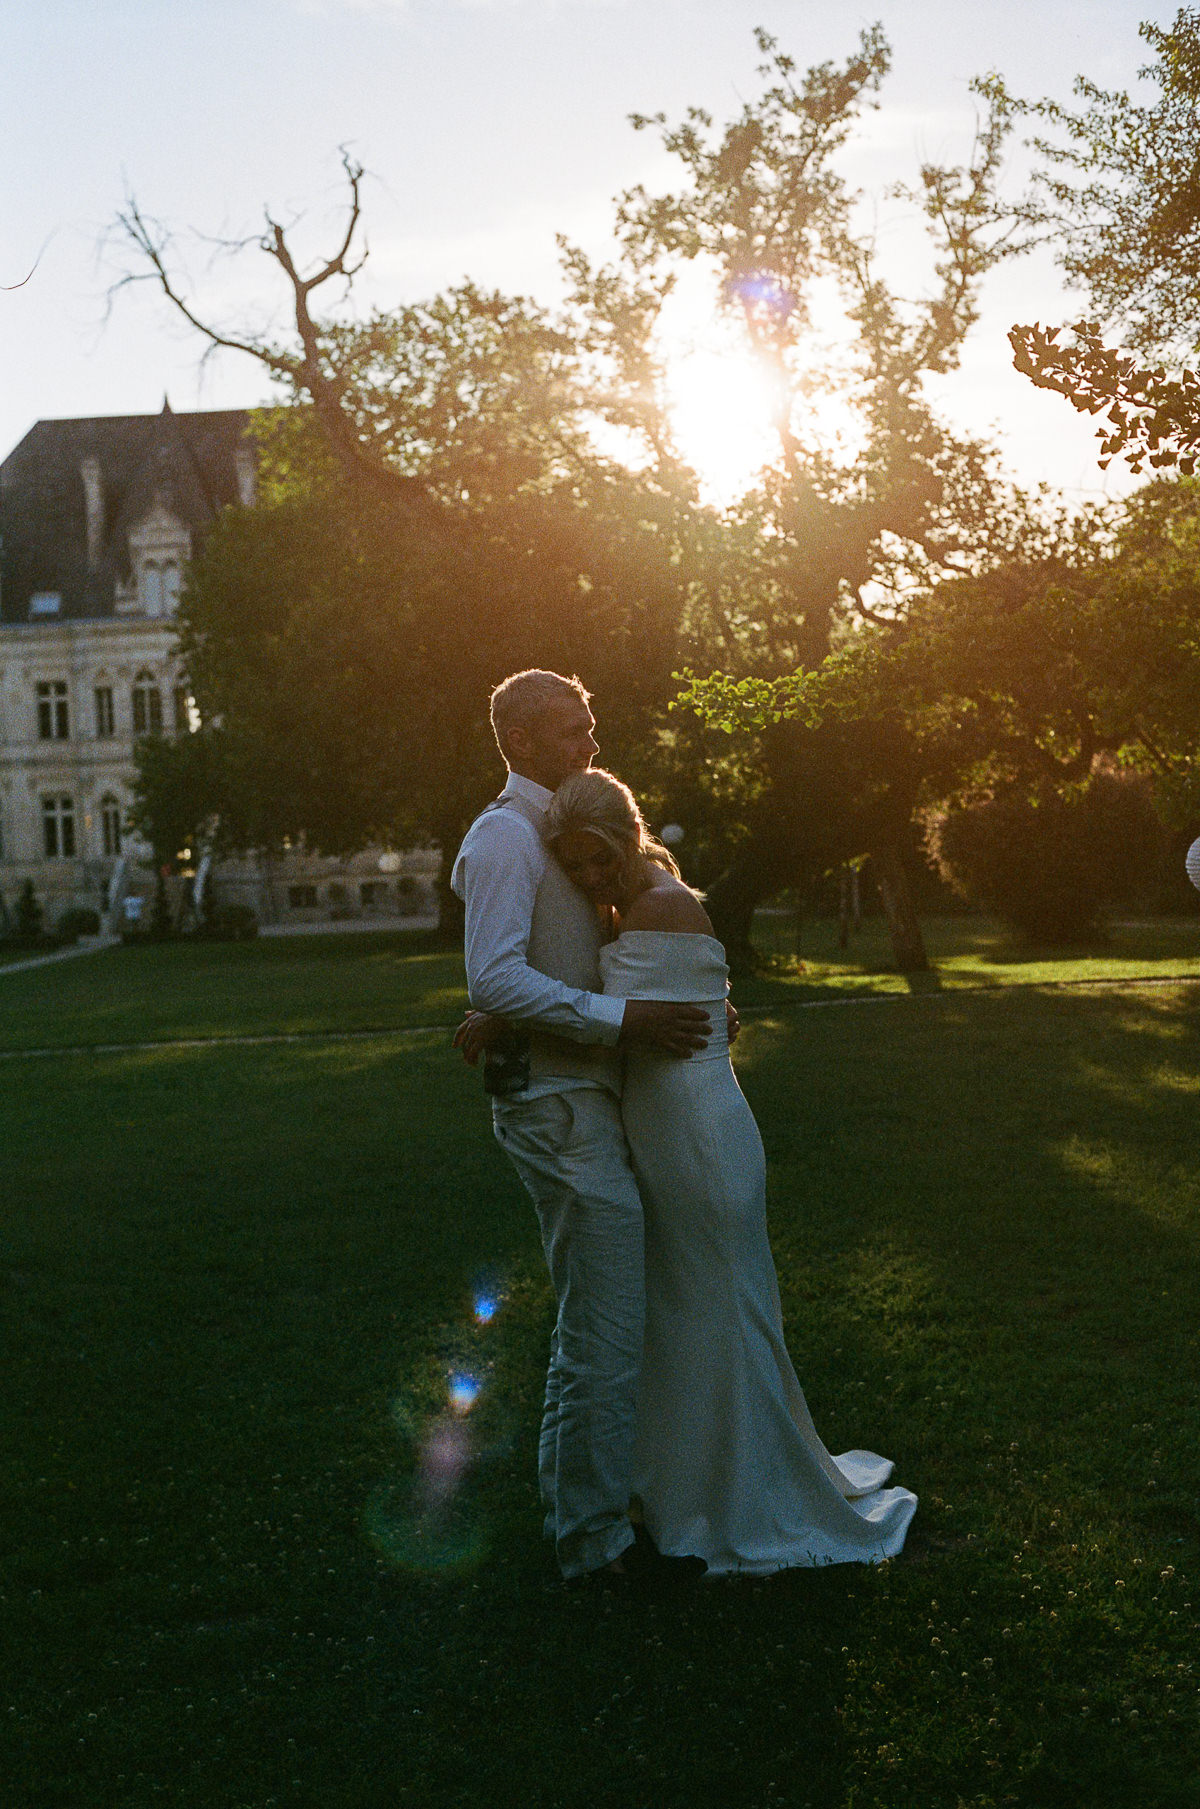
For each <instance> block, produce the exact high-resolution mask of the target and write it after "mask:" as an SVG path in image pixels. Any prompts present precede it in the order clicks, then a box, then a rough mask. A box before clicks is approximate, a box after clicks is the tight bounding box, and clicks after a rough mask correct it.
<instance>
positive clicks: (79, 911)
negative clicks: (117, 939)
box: [54, 905, 100, 942]
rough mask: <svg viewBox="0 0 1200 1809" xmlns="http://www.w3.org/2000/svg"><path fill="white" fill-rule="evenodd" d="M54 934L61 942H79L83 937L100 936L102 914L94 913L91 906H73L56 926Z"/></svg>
mask: <svg viewBox="0 0 1200 1809" xmlns="http://www.w3.org/2000/svg"><path fill="white" fill-rule="evenodd" d="M54 934H55V935H56V936H57V937H58V939H59V941H60V942H77V941H78V940H79V938H80V937H81V936H98V935H99V934H100V913H99V911H93V910H92V908H91V906H90V905H73V906H72V907H71V909H70V910H69V911H64V912H63V914H62V916H61V917H60V918H59V920H58V922H57V923H56V924H55V926H54Z"/></svg>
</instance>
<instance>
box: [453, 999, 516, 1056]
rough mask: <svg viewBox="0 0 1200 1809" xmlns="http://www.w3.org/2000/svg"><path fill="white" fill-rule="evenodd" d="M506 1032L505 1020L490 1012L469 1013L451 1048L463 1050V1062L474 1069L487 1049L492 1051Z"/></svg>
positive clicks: (457, 1031)
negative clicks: (493, 1045) (492, 1047)
mask: <svg viewBox="0 0 1200 1809" xmlns="http://www.w3.org/2000/svg"><path fill="white" fill-rule="evenodd" d="M503 1032H504V1019H503V1018H497V1017H493V1016H492V1014H491V1012H490V1011H468V1013H467V1015H466V1017H465V1018H464V1019H463V1021H462V1023H461V1024H460V1025H459V1027H458V1029H457V1030H456V1031H455V1032H454V1040H453V1042H452V1044H451V1047H452V1048H454V1049H461V1050H462V1055H463V1060H464V1061H465V1062H466V1063H467V1065H468V1067H471V1068H473V1067H474V1066H475V1065H476V1063H477V1062H478V1060H479V1058H480V1056H481V1055H482V1054H483V1052H484V1050H485V1049H490V1048H491V1046H492V1044H493V1043H494V1042H496V1041H497V1040H498V1039H499V1038H500V1036H501V1035H502V1034H503Z"/></svg>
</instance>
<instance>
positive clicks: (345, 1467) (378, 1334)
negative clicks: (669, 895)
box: [0, 939, 1200, 1809]
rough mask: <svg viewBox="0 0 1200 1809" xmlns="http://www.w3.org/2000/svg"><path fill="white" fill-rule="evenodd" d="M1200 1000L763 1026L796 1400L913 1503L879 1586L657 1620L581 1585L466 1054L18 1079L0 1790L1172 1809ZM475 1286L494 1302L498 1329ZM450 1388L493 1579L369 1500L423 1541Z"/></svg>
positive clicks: (1084, 1000) (252, 1797)
mask: <svg viewBox="0 0 1200 1809" xmlns="http://www.w3.org/2000/svg"><path fill="white" fill-rule="evenodd" d="M330 940H332V939H330ZM422 984H424V982H422ZM1184 998H1185V995H1184V994H1183V993H1180V995H1178V996H1170V995H1168V994H1165V993H1163V994H1155V995H1153V996H1151V995H1141V996H1138V995H1132V996H1129V995H1122V996H1120V997H1119V998H1118V997H1112V996H1107V997H1104V998H1097V997H1095V996H1089V995H1080V994H1078V993H1076V994H1071V995H1063V994H1049V993H1043V994H1031V993H1028V992H1021V993H1016V992H1004V991H1003V990H997V991H995V992H991V993H988V994H985V995H981V996H971V997H956V996H955V995H953V994H946V995H942V997H941V998H939V999H937V1000H932V1001H931V1009H930V1010H928V1011H920V1012H918V1011H913V1010H905V1009H904V1008H903V1006H902V1005H901V1006H899V1007H898V1008H897V1009H896V1010H894V1011H882V1010H881V1011H879V1012H866V1011H861V1012H860V1011H846V1012H844V1013H839V1012H834V1011H829V1012H812V1013H806V1014H804V1015H803V1016H802V1017H800V1016H798V1017H795V1018H791V1017H787V1016H786V1014H781V1015H780V1018H779V1020H778V1021H776V1022H773V1023H762V1024H753V1025H751V1026H750V1028H749V1030H748V1032H747V1035H746V1037H745V1038H744V1040H743V1045H742V1048H741V1050H740V1051H739V1070H740V1072H741V1074H742V1076H743V1080H744V1084H745V1086H746V1090H747V1093H748V1095H749V1097H750V1098H751V1101H752V1103H753V1104H754V1106H755V1109H756V1111H757V1113H758V1115H759V1118H760V1123H761V1125H762V1129H763V1134H764V1140H765V1142H766V1146H767V1150H768V1155H769V1158H770V1164H771V1170H770V1203H771V1217H772V1228H773V1235H774V1241H775V1246H776V1251H777V1256H778V1261H779V1268H780V1276H781V1283H782V1288H783V1295H784V1304H785V1312H786V1316H787V1323H788V1331H789V1340H790V1344H791V1348H792V1350H793V1354H794V1356H795V1359H796V1363H797V1368H798V1370H799V1373H800V1375H801V1379H802V1381H803V1383H804V1385H805V1387H806V1390H807V1392H808V1394H809V1398H810V1402H811V1404H812V1407H813V1411H814V1414H815V1417H816V1420H817V1424H818V1426H819V1427H820V1429H821V1431H822V1433H823V1434H824V1436H825V1437H826V1439H827V1441H828V1442H829V1443H830V1444H831V1446H832V1447H833V1448H834V1449H837V1450H840V1449H843V1448H846V1447H848V1446H854V1445H871V1446H874V1447H875V1448H877V1449H880V1450H882V1451H885V1452H887V1453H888V1454H889V1455H890V1456H893V1457H895V1459H896V1460H897V1465H898V1470H897V1475H898V1480H900V1481H902V1482H904V1483H906V1484H908V1485H910V1486H912V1487H914V1488H916V1489H917V1491H918V1492H919V1493H920V1495H921V1508H920V1512H919V1514H918V1518H917V1521H916V1523H915V1527H914V1534H913V1538H912V1543H911V1549H910V1551H909V1553H908V1554H907V1556H906V1558H905V1559H904V1560H903V1561H901V1562H900V1563H898V1564H895V1565H891V1566H888V1567H886V1568H885V1569H882V1570H880V1571H878V1572H872V1571H866V1570H861V1569H859V1568H857V1567H838V1568H837V1569H835V1570H833V1571H829V1572H823V1573H813V1572H805V1573H795V1574H792V1575H789V1576H785V1577H783V1578H780V1579H778V1580H776V1581H774V1582H772V1583H770V1584H766V1585H746V1584H740V1585H731V1586H715V1587H713V1588H711V1589H706V1590H702V1591H700V1592H698V1593H696V1594H695V1595H694V1596H689V1597H687V1598H685V1599H683V1600H681V1601H679V1602H677V1603H670V1604H668V1603H661V1604H656V1605H652V1604H644V1605H635V1604H633V1603H630V1602H626V1601H624V1600H621V1599H616V1598H610V1597H606V1596H605V1595H604V1594H603V1593H601V1594H600V1595H593V1594H591V1593H590V1592H585V1593H583V1594H579V1595H574V1594H567V1593H565V1592H563V1591H562V1590H561V1589H560V1588H559V1586H558V1584H557V1582H556V1580H555V1579H554V1576H553V1572H552V1567H551V1565H550V1562H549V1559H548V1556H547V1554H546V1552H545V1551H544V1549H543V1547H542V1544H541V1541H540V1539H539V1536H538V1533H539V1519H540V1516H539V1511H538V1506H537V1502H536V1498H535V1491H534V1478H533V1467H534V1461H533V1460H534V1444H535V1435H536V1426H537V1420H538V1408H539V1396H540V1385H541V1377H542V1373H543V1370H544V1362H545V1353H546V1342H547V1338H548V1333H549V1322H550V1313H549V1299H548V1294H547V1291H546V1288H545V1285H544V1283H543V1282H542V1280H541V1261H540V1254H539V1252H538V1249H537V1241H536V1234H535V1230H534V1226H533V1222H532V1215H531V1213H530V1212H529V1210H528V1208H527V1206H526V1204H525V1201H524V1198H523V1196H522V1195H521V1193H520V1191H519V1189H518V1187H517V1184H516V1182H515V1179H514V1178H513V1177H512V1175H511V1173H510V1172H509V1170H508V1168H507V1166H506V1165H505V1163H504V1162H503V1159H502V1157H501V1155H500V1153H499V1151H498V1150H497V1149H496V1148H495V1145H494V1143H493V1140H492V1138H491V1136H490V1132H489V1128H488V1123H487V1113H486V1106H485V1104H484V1102H483V1100H482V1098H481V1097H480V1096H479V1095H478V1092H477V1083H476V1082H475V1080H474V1078H473V1077H472V1076H470V1075H469V1074H468V1073H467V1072H466V1071H465V1070H463V1069H461V1068H460V1067H458V1066H457V1065H455V1064H454V1063H453V1062H452V1061H451V1060H450V1059H449V1058H448V1056H447V1054H446V1052H445V1051H443V1050H433V1049H428V1048H414V1047H411V1046H410V1047H409V1048H408V1049H407V1050H405V1049H398V1048H397V1047H396V1045H395V1044H394V1043H386V1044H384V1043H380V1044H372V1043H370V1042H360V1043H355V1044H353V1045H350V1044H343V1045H326V1046H322V1047H319V1048H315V1047H307V1046H306V1047H302V1048H295V1047H293V1048H287V1049H256V1050H203V1051H195V1050H190V1051H185V1050H167V1051H159V1052H152V1053H150V1054H146V1055H138V1056H127V1057H122V1058H119V1059H117V1058H114V1059H110V1060H104V1061H96V1062H87V1063H85V1064H80V1063H79V1062H51V1063H49V1064H47V1065H45V1066H44V1067H42V1066H39V1069H38V1074H37V1080H36V1085H33V1084H29V1085H26V1086H24V1087H22V1088H21V1089H15V1088H14V1089H13V1090H12V1092H11V1093H10V1095H9V1097H8V1099H6V1106H5V1110H6V1136H5V1139H4V1142H3V1147H2V1148H0V1182H2V1186H3V1197H4V1199H5V1201H6V1203H7V1213H6V1217H7V1226H6V1231H7V1239H6V1248H5V1260H6V1263H7V1265H8V1268H7V1273H6V1278H5V1279H6V1286H7V1288H8V1300H7V1302H6V1310H7V1311H8V1313H9V1322H10V1323H11V1325H12V1327H13V1331H14V1341H13V1348H14V1351H15V1353H16V1359H15V1362H14V1366H13V1375H12V1380H11V1382H10V1385H9V1387H8V1388H7V1390H6V1392H5V1395H4V1397H3V1409H2V1411H3V1415H4V1418H5V1420H6V1422H7V1424H6V1426H5V1433H6V1446H7V1448H8V1449H10V1450H13V1451H16V1452H17V1453H18V1458H17V1462H16V1464H15V1466H14V1469H13V1480H12V1484H11V1496H10V1508H11V1512H10V1523H11V1528H12V1536H11V1548H12V1557H11V1560H10V1568H9V1572H8V1575H7V1578H6V1593H7V1594H9V1596H10V1603H9V1606H10V1607H11V1608H12V1609H13V1610H14V1621H15V1622H16V1623H17V1625H16V1632H17V1635H18V1637H19V1638H20V1639H21V1642H22V1645H21V1649H22V1653H23V1657H22V1664H21V1667H20V1671H19V1674H18V1676H17V1680H16V1685H15V1689H14V1693H13V1694H12V1695H11V1697H10V1702H11V1704H12V1706H13V1708H14V1710H15V1713H14V1714H13V1715H12V1716H10V1717H9V1725H8V1728H7V1730H6V1731H7V1735H8V1738H9V1739H10V1741H12V1743H13V1758H12V1763H11V1765H10V1766H9V1768H8V1775H9V1776H10V1777H11V1778H13V1779H15V1780H16V1782H15V1784H12V1785H10V1789H11V1790H13V1791H14V1793H15V1795H14V1800H17V1801H20V1802H21V1803H22V1805H24V1804H26V1803H28V1804H29V1805H30V1806H31V1809H33V1806H36V1809H51V1806H53V1809H77V1806H78V1805H79V1804H81V1803H86V1804H88V1806H89V1809H104V1806H106V1805H108V1804H109V1803H112V1804H114V1805H115V1804H118V1803H119V1804H121V1805H135V1806H139V1809H140V1805H142V1804H150V1803H153V1802H157V1801H162V1800H168V1801H171V1800H175V1801H179V1802H186V1803H189V1804H196V1805H205V1806H207V1805H208V1804H214V1805H221V1809H225V1806H226V1805H239V1806H241V1805H246V1806H248V1809H266V1806H267V1805H268V1804H269V1803H272V1802H275V1803H278V1804H281V1805H282V1804H287V1805H297V1806H300V1809H308V1806H309V1805H311V1806H312V1809H318V1806H319V1809H393V1806H394V1805H398V1804H408V1803H412V1804H414V1805H420V1806H421V1809H426V1806H430V1809H443V1805H445V1806H451V1805H458V1804H462V1805H468V1804H469V1805H475V1804H478V1803H479V1802H481V1801H489V1800H494V1801H497V1802H507V1801H513V1800H520V1801H521V1802H522V1803H525V1802H528V1803H531V1804H544V1805H546V1809H551V1806H553V1809H585V1805H600V1806H601V1809H608V1805H613V1806H614V1809H615V1806H616V1805H617V1804H618V1803H619V1804H620V1805H621V1806H622V1809H626V1806H627V1805H629V1804H630V1803H633V1804H643V1803H644V1804H653V1805H654V1806H655V1809H677V1806H678V1809H684V1806H685V1805H686V1806H687V1809H692V1806H693V1805H697V1804H699V1805H706V1804H709V1803H716V1802H719V1801H731V1800H732V1801H736V1802H739V1803H744V1804H746V1805H747V1806H748V1809H768V1806H769V1805H774V1804H777V1803H778V1804H786V1805H787V1809H804V1805H805V1804H811V1805H812V1809H843V1806H844V1805H845V1803H846V1802H847V1801H850V1800H853V1801H854V1803H855V1804H856V1805H860V1806H861V1809H896V1805H897V1804H901V1803H903V1804H910V1803H911V1804H914V1805H916V1804H920V1805H921V1809H957V1806H958V1804H960V1803H970V1804H972V1805H976V1804H977V1805H980V1806H982V1805H984V1804H985V1803H989V1802H993V1803H996V1804H999V1803H1001V1802H1003V1801H1004V1800H1005V1799H1006V1798H1008V1799H1009V1800H1011V1801H1013V1802H1015V1803H1017V1804H1019V1805H1020V1806H1021V1809H1026V1805H1041V1804H1045V1805H1046V1806H1047V1809H1072V1806H1073V1805H1076V1804H1079V1805H1082V1804H1083V1803H1085V1802H1088V1803H1094V1802H1097V1801H1111V1802H1122V1801H1138V1800H1141V1801H1146V1802H1153V1803H1154V1804H1155V1809H1184V1805H1185V1804H1187V1803H1188V1802H1189V1793H1190V1792H1191V1791H1192V1789H1193V1783H1194V1777H1195V1775H1196V1774H1197V1770H1198V1769H1200V1751H1198V1750H1197V1745H1196V1735H1195V1729H1194V1722H1193V1720H1192V1719H1191V1715H1192V1713H1193V1712H1194V1701H1195V1697H1194V1681H1193V1683H1192V1685H1191V1686H1190V1693H1189V1691H1188V1688H1187V1687H1186V1686H1185V1682H1184V1680H1182V1676H1181V1673H1180V1672H1179V1669H1178V1667H1179V1666H1180V1665H1186V1664H1190V1663H1191V1662H1192V1654H1191V1651H1190V1644H1191V1628H1192V1626H1193V1624H1194V1616H1193V1615H1192V1613H1191V1612H1190V1604H1191V1603H1192V1601H1193V1596H1192V1594H1191V1590H1190V1588H1188V1587H1187V1584H1186V1579H1187V1576H1188V1574H1189V1567H1194V1564H1195V1558H1196V1538H1195V1525H1196V1522H1195V1505H1196V1491H1197V1478H1196V1476H1195V1473H1194V1465H1193V1462H1192V1459H1190V1458H1188V1457H1187V1456H1186V1453H1187V1452H1188V1450H1189V1449H1192V1448H1193V1446H1194V1442H1195V1434H1196V1431H1197V1410H1196V1406H1195V1402H1194V1398H1193V1397H1194V1387H1193V1382H1192V1378H1193V1369H1194V1328H1195V1325H1196V1323H1197V1322H1198V1318H1197V1308H1198V1307H1200V1298H1198V1295H1200V1282H1198V1280H1197V1276H1198V1269H1197V1264H1196V1260H1195V1258H1196V1248H1195V1244H1196V1222H1197V1212H1196V1209H1197V1205H1198V1204H1200V1201H1198V1199H1197V1182H1196V1179H1195V1174H1196V1170H1195V1163H1194V1140H1195V1106H1196V1092H1197V1085H1196V1075H1197V1073H1198V1072H1200V1061H1198V1060H1197V1057H1198V1055H1200V1049H1198V1047H1197V1044H1198V1034H1197V1033H1198V1020H1197V1015H1196V1013H1195V1011H1194V1009H1191V1008H1189V1007H1188V1006H1187V1005H1186V1003H1185V1002H1184ZM81 1081H82V1082H84V1083H85V1084H81ZM481 1272H486V1273H487V1274H489V1275H493V1276H496V1275H498V1276H500V1277H501V1278H502V1280H503V1282H504V1285H505V1287H506V1289H507V1293H508V1300H507V1304H506V1305H505V1307H504V1309H503V1310H502V1312H501V1313H500V1315H499V1316H498V1317H497V1318H496V1320H495V1321H494V1324H493V1325H492V1326H491V1328H490V1330H489V1332H488V1334H487V1337H486V1338H485V1336H484V1334H483V1332H481V1331H479V1330H478V1329H474V1330H473V1329H472V1324H471V1320H472V1288H473V1283H474V1281H475V1279H476V1277H477V1275H478V1274H479V1273H481ZM489 1340H490V1342H489ZM467 1358H472V1359H478V1360H479V1361H481V1362H482V1364H483V1365H484V1367H485V1368H486V1369H487V1375H488V1387H489V1388H490V1389H491V1390H492V1396H491V1398H492V1399H493V1400H494V1402H495V1415H496V1417H495V1420H494V1422H488V1421H487V1420H486V1419H484V1420H481V1421H480V1425H481V1428H482V1429H481V1432H480V1435H479V1448H480V1450H481V1452H484V1453H487V1454H488V1455H487V1461H486V1463H483V1464H481V1465H480V1466H479V1467H477V1468H476V1469H475V1471H474V1472H473V1474H472V1475H470V1476H468V1478H467V1480H466V1481H465V1482H464V1485H463V1493H462V1511H463V1513H464V1515H466V1516H467V1517H468V1519H469V1520H470V1522H471V1524H472V1525H473V1527H474V1529H475V1530H476V1531H477V1532H478V1533H479V1540H478V1548H477V1550H476V1552H475V1555H474V1556H473V1557H471V1556H470V1555H468V1557H467V1558H466V1559H465V1560H464V1561H462V1562H459V1561H457V1560H456V1561H455V1562H454V1563H453V1564H450V1565H445V1566H438V1565H429V1564H425V1565H422V1564H421V1563H420V1562H414V1561H412V1559H411V1558H409V1557H406V1556H405V1554H404V1551H403V1548H402V1547H401V1548H400V1549H399V1553H397V1549H396V1548H395V1547H393V1548H391V1549H390V1550H389V1549H388V1548H387V1547H386V1545H385V1547H384V1548H383V1549H381V1547H380V1545H379V1543H378V1542H372V1539H371V1537H370V1536H369V1533H370V1527H369V1524H368V1504H370V1503H371V1502H372V1501H373V1500H375V1499H377V1498H378V1491H380V1490H381V1489H383V1490H384V1491H385V1493H386V1492H388V1491H390V1494H387V1498H388V1499H389V1500H390V1501H391V1502H392V1503H393V1509H394V1511H395V1512H396V1513H398V1514H401V1515H402V1514H403V1512H404V1503H405V1501H406V1499H407V1497H406V1494H405V1489H406V1487H407V1486H408V1485H409V1484H410V1483H411V1478H412V1474H413V1465H414V1453H415V1451H416V1450H417V1449H418V1448H419V1444H420V1440H421V1438H422V1436H423V1434H424V1431H425V1429H426V1428H427V1427H428V1425H429V1424H430V1423H431V1422H432V1421H433V1420H435V1419H436V1416H437V1415H438V1414H439V1413H440V1412H442V1411H443V1410H444V1406H445V1393H444V1391H445V1388H446V1384H447V1376H448V1372H449V1371H450V1369H451V1368H452V1367H453V1366H454V1365H455V1364H456V1363H458V1362H460V1361H464V1360H466V1359H467ZM489 1366H490V1367H489ZM485 1409H487V1410H488V1411H492V1409H490V1408H488V1407H487V1399H486V1397H485V1400H484V1401H482V1402H481V1404H480V1411H481V1412H483V1411H484V1410H485ZM1168 1570H1170V1571H1171V1572H1172V1573H1173V1574H1172V1575H1171V1576H1170V1577H1169V1578H1168V1577H1167V1576H1166V1572H1167V1571H1168ZM1172 1617H1173V1618H1172ZM1172 1692H1175V1693H1172ZM1177 1704H1178V1705H1180V1712H1179V1714H1178V1715H1176V1705H1177ZM1173 1717H1174V1718H1173ZM514 1793H517V1795H516V1799H515V1798H514Z"/></svg>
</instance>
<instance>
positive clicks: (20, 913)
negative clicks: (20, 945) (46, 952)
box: [16, 879, 42, 942]
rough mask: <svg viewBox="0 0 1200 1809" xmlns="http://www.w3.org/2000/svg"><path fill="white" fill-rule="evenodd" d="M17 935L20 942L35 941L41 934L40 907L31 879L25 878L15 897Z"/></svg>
mask: <svg viewBox="0 0 1200 1809" xmlns="http://www.w3.org/2000/svg"><path fill="white" fill-rule="evenodd" d="M16 922H17V935H18V937H19V938H20V939H21V941H22V942H36V941H37V939H38V938H39V937H40V936H41V934H42V907H41V905H40V904H39V903H38V901H37V898H36V897H35V896H34V890H33V881H32V880H31V879H27V880H26V881H25V884H24V885H23V886H22V887H21V891H20V896H19V897H18V899H17V911H16Z"/></svg>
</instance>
